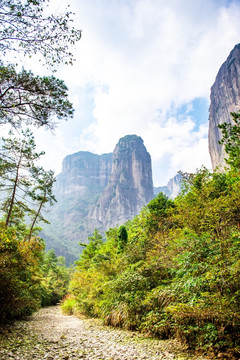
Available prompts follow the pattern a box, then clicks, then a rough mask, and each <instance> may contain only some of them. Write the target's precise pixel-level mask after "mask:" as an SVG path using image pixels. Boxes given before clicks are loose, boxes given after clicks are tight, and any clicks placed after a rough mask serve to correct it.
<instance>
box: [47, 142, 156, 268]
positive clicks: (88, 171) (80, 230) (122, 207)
mask: <svg viewBox="0 0 240 360" xmlns="http://www.w3.org/2000/svg"><path fill="white" fill-rule="evenodd" d="M54 194H55V196H56V199H57V201H58V202H57V204H56V205H54V206H53V207H52V208H51V212H50V213H49V214H48V219H49V221H50V223H51V224H50V225H48V226H46V227H45V228H44V231H43V233H42V236H43V238H44V239H45V241H46V247H47V249H49V248H54V250H55V252H56V254H57V255H63V256H65V258H66V259H67V263H70V262H73V260H74V259H76V258H77V257H78V256H79V254H80V252H81V247H80V246H79V245H78V244H79V242H83V243H84V242H86V241H87V238H88V236H89V235H91V234H92V233H93V230H94V229H95V228H97V229H99V230H100V231H101V232H104V231H105V230H106V229H107V228H108V227H110V226H115V225H117V224H119V225H121V224H122V223H124V222H125V221H127V220H129V219H132V218H133V217H134V216H135V215H137V214H138V213H139V211H140V210H141V208H142V207H143V206H144V205H146V204H147V203H148V202H149V201H150V200H151V199H152V198H153V196H154V195H153V184H152V166H151V157H150V155H149V153H148V152H147V150H146V148H145V146H144V144H143V140H142V139H141V138H140V137H139V136H136V135H127V136H125V137H124V138H122V139H120V140H119V142H118V144H117V145H116V147H115V150H114V153H113V154H112V153H110V154H103V155H96V154H92V153H90V152H85V151H80V152H78V153H75V154H73V155H68V156H67V157H66V158H65V159H64V160H63V165H62V172H61V173H60V174H59V175H58V176H57V177H56V184H55V186H54Z"/></svg>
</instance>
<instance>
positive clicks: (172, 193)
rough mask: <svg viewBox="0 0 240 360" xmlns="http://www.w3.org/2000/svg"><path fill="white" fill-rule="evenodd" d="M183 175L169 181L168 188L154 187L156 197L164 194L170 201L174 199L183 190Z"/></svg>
mask: <svg viewBox="0 0 240 360" xmlns="http://www.w3.org/2000/svg"><path fill="white" fill-rule="evenodd" d="M181 181H182V175H180V174H177V175H175V176H174V177H173V178H172V179H170V180H169V182H168V184H167V186H159V187H154V189H153V190H154V195H155V196H156V195H157V194H158V193H160V192H162V193H164V194H165V195H167V196H168V197H169V198H170V199H174V198H175V197H176V196H177V195H178V194H179V192H180V190H181Z"/></svg>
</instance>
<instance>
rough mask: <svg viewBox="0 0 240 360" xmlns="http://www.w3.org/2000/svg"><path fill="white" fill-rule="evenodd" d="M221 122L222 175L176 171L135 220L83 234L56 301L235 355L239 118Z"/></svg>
mask: <svg viewBox="0 0 240 360" xmlns="http://www.w3.org/2000/svg"><path fill="white" fill-rule="evenodd" d="M232 115H233V120H234V125H230V124H223V125H221V126H220V128H221V130H222V134H223V138H222V141H221V143H222V145H223V146H224V147H225V150H226V154H227V168H226V169H225V171H224V172H220V171H218V170H216V171H214V172H210V171H209V170H207V169H206V168H204V167H202V168H201V169H200V170H198V171H197V172H196V173H195V174H182V175H183V179H184V180H183V185H182V191H181V194H180V195H179V196H178V197H177V198H175V200H170V199H168V198H167V196H165V195H164V194H163V193H160V194H158V195H157V196H156V197H155V198H154V199H153V200H151V201H150V203H149V204H148V205H147V206H145V207H144V208H143V209H142V211H141V213H140V214H139V215H137V216H136V217H135V218H134V219H133V220H132V221H128V222H127V223H125V224H124V225H122V226H120V227H119V228H117V227H116V228H112V229H109V230H108V231H107V232H106V238H107V240H106V242H105V241H103V239H102V236H101V235H100V234H99V232H98V231H97V230H95V232H94V234H93V235H92V236H91V237H89V244H88V245H87V246H86V248H85V249H84V250H83V252H82V255H81V257H80V259H79V261H77V262H76V267H75V270H74V273H73V275H72V276H71V280H70V288H69V295H68V296H67V297H66V298H65V300H64V302H63V304H62V310H63V312H64V313H66V314H72V313H74V314H85V315H87V316H93V317H100V318H102V319H103V321H104V323H105V324H106V325H111V326H118V327H122V328H125V329H132V330H138V331H141V332H144V333H146V334H150V335H152V336H155V337H158V338H161V339H167V338H177V339H179V340H181V341H183V342H184V343H186V344H187V345H188V347H189V349H194V350H198V351H199V350H200V351H202V352H204V351H205V352H208V353H214V354H217V353H219V352H220V351H221V352H222V351H230V353H231V356H232V358H233V357H234V356H236V357H239V354H240V337H239V330H240V311H239V310H240V280H239V279H240V277H239V275H240V257H239V251H240V212H239V210H240V173H239V168H240V156H239V155H240V136H239V135H240V114H236V113H234V114H232Z"/></svg>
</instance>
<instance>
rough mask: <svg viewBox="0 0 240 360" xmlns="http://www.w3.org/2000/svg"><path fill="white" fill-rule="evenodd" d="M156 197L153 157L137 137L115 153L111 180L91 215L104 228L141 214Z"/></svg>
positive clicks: (121, 143)
mask: <svg viewBox="0 0 240 360" xmlns="http://www.w3.org/2000/svg"><path fill="white" fill-rule="evenodd" d="M152 198H153V183H152V165H151V157H150V155H149V153H148V152H147V150H146V148H145V146H144V144H143V140H142V139H141V138H140V137H139V136H136V135H127V136H125V137H123V138H121V139H120V140H119V142H118V144H117V145H116V147H115V149H114V152H113V165H112V172H111V177H110V179H109V182H108V185H107V187H106V188H105V189H104V191H103V192H102V194H101V196H100V198H99V200H98V202H97V204H96V205H95V206H94V207H93V208H92V210H91V211H90V214H89V218H90V219H94V220H96V221H98V222H99V223H100V224H102V226H103V228H104V229H107V228H109V227H113V226H116V225H117V224H119V225H120V224H122V223H124V222H125V221H127V220H129V219H132V218H133V217H134V216H135V215H136V214H138V213H139V212H140V210H141V208H142V207H143V206H144V205H146V204H147V203H148V202H149V201H150V200H151V199H152Z"/></svg>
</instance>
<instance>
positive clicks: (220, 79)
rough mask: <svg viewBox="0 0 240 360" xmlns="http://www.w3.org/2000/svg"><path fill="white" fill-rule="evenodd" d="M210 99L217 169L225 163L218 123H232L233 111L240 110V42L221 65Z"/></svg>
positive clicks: (211, 138)
mask: <svg viewBox="0 0 240 360" xmlns="http://www.w3.org/2000/svg"><path fill="white" fill-rule="evenodd" d="M210 99H211V103H210V108H209V135H208V140H209V153H210V156H211V161H212V167H213V169H215V168H216V167H217V166H220V167H222V166H224V165H225V162H224V158H225V154H224V151H223V148H222V146H221V145H219V143H218V141H219V140H220V139H221V131H220V130H219V129H218V124H222V123H224V122H227V123H232V117H231V112H238V111H239V110H240V44H238V45H236V46H235V47H234V49H233V50H232V51H231V52H230V54H229V56H228V58H227V60H226V61H225V62H224V63H223V64H222V66H221V67H220V70H219V72H218V74H217V76H216V80H215V82H214V84H213V86H212V88H211V96H210Z"/></svg>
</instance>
